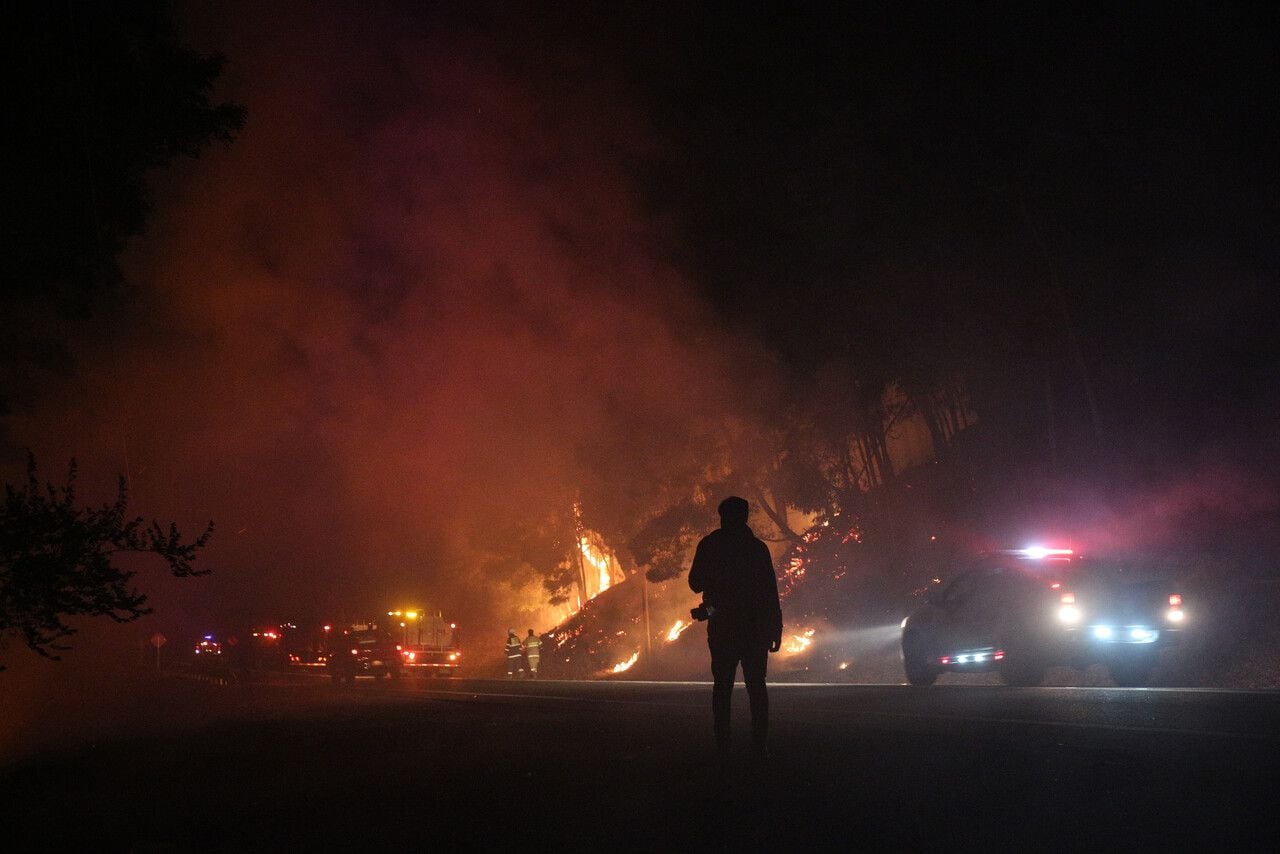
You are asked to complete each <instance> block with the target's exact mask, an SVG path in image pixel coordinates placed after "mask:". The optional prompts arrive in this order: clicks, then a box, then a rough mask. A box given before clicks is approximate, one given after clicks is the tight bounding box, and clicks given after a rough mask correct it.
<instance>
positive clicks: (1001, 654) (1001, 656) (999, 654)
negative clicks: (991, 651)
mask: <svg viewBox="0 0 1280 854" xmlns="http://www.w3.org/2000/svg"><path fill="white" fill-rule="evenodd" d="M991 657H992V658H994V659H995V660H996V661H1003V660H1004V650H1003V649H997V650H996V654H995V655H993V656H991Z"/></svg>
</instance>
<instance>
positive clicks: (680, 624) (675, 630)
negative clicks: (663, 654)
mask: <svg viewBox="0 0 1280 854" xmlns="http://www.w3.org/2000/svg"><path fill="white" fill-rule="evenodd" d="M692 625H693V623H686V622H685V621H684V620H676V624H675V625H674V626H672V627H671V628H670V629H669V630H668V631H667V642H668V643H670V642H671V641H673V640H675V639H676V638H678V637H680V635H682V634H684V633H685V630H686V629H688V628H689V627H690V626H692Z"/></svg>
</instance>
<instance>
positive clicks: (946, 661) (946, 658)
mask: <svg viewBox="0 0 1280 854" xmlns="http://www.w3.org/2000/svg"><path fill="white" fill-rule="evenodd" d="M938 663H939V664H950V663H951V656H949V655H944V656H942V658H939V659H938Z"/></svg>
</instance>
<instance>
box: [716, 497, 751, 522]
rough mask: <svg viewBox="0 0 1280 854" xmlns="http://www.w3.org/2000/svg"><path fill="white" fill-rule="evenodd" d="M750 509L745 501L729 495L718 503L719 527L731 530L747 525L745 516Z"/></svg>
mask: <svg viewBox="0 0 1280 854" xmlns="http://www.w3.org/2000/svg"><path fill="white" fill-rule="evenodd" d="M750 509H751V508H750V505H748V504H747V499H745V498H739V497H738V496H736V495H730V496H729V497H728V498H726V499H725V500H724V501H721V502H720V507H719V510H720V527H721V528H732V527H735V526H737V525H745V524H747V515H748V513H749V512H750Z"/></svg>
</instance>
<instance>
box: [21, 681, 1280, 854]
mask: <svg viewBox="0 0 1280 854" xmlns="http://www.w3.org/2000/svg"><path fill="white" fill-rule="evenodd" d="M308 676H311V677H312V678H307V677H308ZM318 677H319V674H288V675H283V676H276V677H273V678H271V679H270V680H268V681H267V682H266V683H265V684H253V685H239V686H232V687H217V686H212V685H205V684H201V683H197V682H192V681H189V680H180V679H168V680H164V681H163V682H161V683H158V688H159V690H160V691H161V694H160V697H159V699H158V702H166V700H165V699H164V698H165V697H168V698H169V699H170V700H171V701H172V702H174V703H185V704H186V705H185V706H183V708H186V709H190V710H191V713H190V718H191V720H190V721H189V723H188V725H185V726H178V727H174V728H171V729H169V730H168V731H163V732H151V733H148V734H146V735H141V736H136V737H133V738H130V739H123V740H119V741H107V742H101V743H98V744H95V745H89V746H85V747H83V748H81V749H79V750H76V751H73V752H71V753H68V754H65V755H61V756H58V757H44V758H41V759H37V760H29V761H27V762H24V763H23V764H21V765H18V766H11V767H10V768H8V769H6V771H5V773H4V775H3V777H0V804H3V808H2V809H3V812H0V816H3V817H4V822H3V823H4V824H6V825H8V826H9V828H10V831H9V832H7V833H6V838H8V839H13V840H16V841H18V842H19V847H21V848H31V849H36V848H38V849H41V850H48V849H49V848H50V847H52V846H54V845H57V846H59V847H61V846H65V845H71V846H76V847H93V848H95V849H98V850H100V849H103V848H105V849H107V850H112V849H120V850H175V849H176V850H236V851H240V850H277V851H278V850H282V849H300V848H305V849H328V850H332V849H339V848H341V849H345V850H348V851H351V850H368V849H372V850H385V849H397V850H424V849H426V848H429V847H430V848H436V847H444V848H445V849H446V850H458V849H463V850H479V849H485V850H494V849H495V848H506V849H513V850H525V851H556V850H563V851H580V850H592V851H604V850H610V849H617V848H624V849H632V848H641V849H657V848H676V849H689V848H701V847H707V848H711V849H712V850H793V849H818V850H826V849H831V850H835V849H841V850H847V849H849V848H851V847H855V846H856V847H864V848H865V847H870V848H892V849H897V850H902V849H908V850H911V849H915V850H918V849H922V848H926V847H934V846H938V845H940V846H942V847H944V848H947V849H956V848H965V849H968V848H984V849H992V848H997V849H1006V850H1007V849H1017V850H1030V849H1032V848H1034V849H1035V850H1044V849H1062V850H1066V849H1070V850H1082V849H1083V850H1113V849H1118V848H1134V847H1135V846H1139V847H1142V848H1153V847H1156V846H1162V847H1166V848H1168V847H1172V848H1174V849H1182V848H1193V847H1202V846H1205V845H1212V846H1213V847H1215V848H1240V847H1249V848H1255V849H1256V848H1259V847H1262V848H1269V847H1274V846H1273V843H1275V842H1276V841H1277V840H1280V836H1277V819H1276V812H1277V811H1276V809H1275V800H1276V798H1277V797H1278V796H1280V790H1277V786H1276V784H1277V782H1280V775H1278V772H1280V692H1223V691H1205V690H1164V689H1150V690H1143V689H1106V688H1084V689H1077V688H1041V689H1009V688H997V687H988V686H937V687H933V688H910V687H905V686H897V685H894V686H852V685H779V686H774V687H773V688H772V689H771V694H770V697H771V701H772V705H773V718H774V728H773V739H772V744H773V755H772V756H771V757H769V758H767V759H766V760H764V761H763V762H759V761H756V760H754V759H753V758H752V757H751V755H750V753H749V751H747V750H746V749H745V744H742V745H741V748H742V749H741V750H740V751H739V752H737V753H736V754H735V755H734V757H733V758H732V760H731V761H730V762H729V763H728V765H727V766H723V767H722V766H720V765H719V764H718V763H716V762H715V761H714V760H713V758H712V753H711V751H710V738H709V718H710V712H709V694H710V689H709V686H708V685H706V684H700V683H639V682H588V683H583V682H536V683H535V682H523V681H512V682H507V681H483V680H452V679H441V680H406V681H405V682H403V683H399V684H391V683H385V682H384V683H379V684H374V683H373V682H371V681H367V680H361V681H360V683H358V684H357V685H355V686H344V687H335V686H332V685H330V684H328V683H327V682H326V681H324V680H323V679H321V678H318ZM734 699H735V725H736V726H737V728H738V729H737V732H738V733H739V734H740V735H741V736H742V741H745V737H746V730H747V721H746V717H745V707H746V702H745V699H746V698H745V696H744V695H742V692H741V688H739V691H738V694H737V695H736V696H735V698H734ZM739 713H741V714H739Z"/></svg>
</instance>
